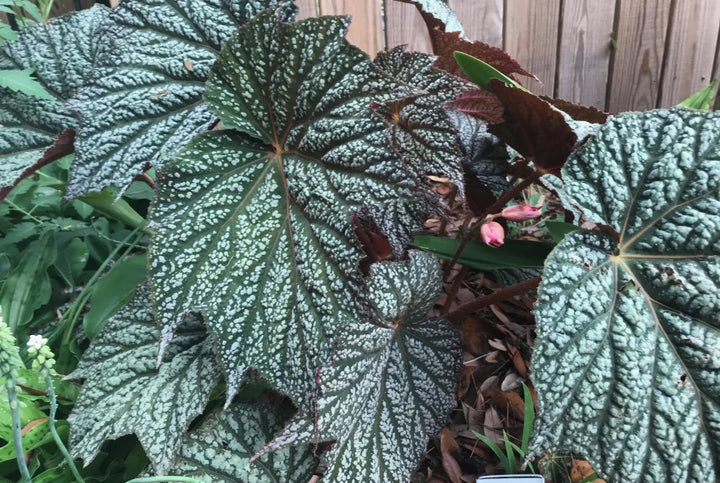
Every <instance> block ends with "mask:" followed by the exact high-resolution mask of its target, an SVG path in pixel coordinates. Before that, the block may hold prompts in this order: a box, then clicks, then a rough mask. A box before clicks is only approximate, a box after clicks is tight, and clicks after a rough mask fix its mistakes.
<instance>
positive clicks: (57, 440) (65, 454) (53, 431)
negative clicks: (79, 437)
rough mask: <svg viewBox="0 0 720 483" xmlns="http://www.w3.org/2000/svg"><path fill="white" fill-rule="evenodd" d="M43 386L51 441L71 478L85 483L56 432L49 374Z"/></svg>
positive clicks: (53, 394)
mask: <svg viewBox="0 0 720 483" xmlns="http://www.w3.org/2000/svg"><path fill="white" fill-rule="evenodd" d="M45 384H46V386H47V390H48V398H49V399H50V418H49V419H48V426H49V427H50V434H52V437H53V440H55V444H56V445H57V447H58V449H59V450H60V453H62V455H63V458H64V459H65V462H66V463H67V465H68V466H69V467H70V471H71V472H72V474H73V476H74V477H75V481H77V482H78V483H85V480H84V479H83V477H82V476H80V472H79V471H78V469H77V467H76V466H75V462H74V461H73V459H72V456H70V453H68V450H67V448H66V447H65V445H64V444H63V442H62V439H61V438H60V435H59V434H58V432H57V428H56V427H55V413H56V412H57V407H58V405H57V397H56V395H55V386H54V384H53V381H52V377H50V374H46V375H45Z"/></svg>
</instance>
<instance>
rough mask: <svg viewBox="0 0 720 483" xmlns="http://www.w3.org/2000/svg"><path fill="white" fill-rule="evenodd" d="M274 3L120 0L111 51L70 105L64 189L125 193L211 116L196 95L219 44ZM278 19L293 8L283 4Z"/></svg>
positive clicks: (264, 0) (200, 94) (289, 15)
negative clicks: (74, 132) (76, 123)
mask: <svg viewBox="0 0 720 483" xmlns="http://www.w3.org/2000/svg"><path fill="white" fill-rule="evenodd" d="M277 3H281V2H280V0H196V1H192V2H188V1H167V0H142V1H140V0H128V1H123V2H121V3H120V5H118V7H117V8H115V9H114V10H113V13H112V14H111V15H110V18H109V20H108V24H107V25H106V26H105V28H106V29H107V31H108V36H109V37H111V38H112V39H113V40H114V43H115V48H114V49H113V50H112V51H111V52H110V53H108V55H105V56H103V57H101V58H100V59H99V60H98V62H97V65H96V68H95V69H94V70H93V71H92V74H91V76H90V77H89V79H88V81H87V82H86V84H85V86H84V87H83V89H82V90H81V91H80V92H79V93H78V95H77V96H76V97H75V99H74V100H73V101H72V102H71V105H72V107H73V108H74V109H77V110H79V111H80V113H81V115H82V125H81V127H80V130H79V131H78V139H77V144H76V151H75V152H76V155H75V156H76V157H75V163H74V164H73V167H72V170H71V176H70V180H69V184H68V191H67V194H68V196H69V197H73V198H74V197H77V196H81V195H86V194H88V193H89V192H91V191H100V190H102V189H103V188H105V187H107V186H110V185H114V186H117V187H118V188H120V191H121V192H123V191H125V190H126V189H127V188H128V186H129V185H130V183H131V182H132V180H133V178H134V177H135V175H137V174H138V173H141V172H142V171H143V170H145V169H146V168H147V165H148V163H151V164H152V165H154V166H155V167H157V168H159V167H162V166H163V165H164V164H165V163H166V162H167V160H168V159H170V158H171V157H172V156H174V155H175V154H176V153H177V152H178V150H179V149H180V148H182V147H183V146H185V145H186V144H187V143H188V142H189V141H190V140H191V139H192V138H193V136H195V135H196V134H198V133H199V132H202V131H205V130H207V129H208V128H209V127H210V126H211V125H212V124H213V123H214V122H215V120H216V117H215V115H214V114H213V113H212V112H211V111H210V109H208V107H207V106H206V105H205V102H204V99H203V93H204V91H205V82H206V81H207V79H208V74H209V73H210V68H211V67H212V65H213V63H214V62H215V58H216V57H217V56H218V54H219V52H220V48H221V47H222V45H223V44H224V43H225V41H226V40H227V39H228V38H230V36H231V35H232V34H233V32H235V30H237V28H238V27H239V26H241V25H243V24H245V23H246V22H247V21H248V20H249V19H251V18H252V17H253V16H254V15H256V14H257V13H258V12H260V11H262V10H263V9H265V8H267V7H269V6H272V5H275V4H277ZM285 5H287V7H286V8H285V10H284V11H283V14H282V15H283V18H286V19H288V20H290V19H292V16H293V12H294V9H293V8H292V6H291V5H290V4H288V3H287V2H285Z"/></svg>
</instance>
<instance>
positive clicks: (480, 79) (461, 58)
mask: <svg viewBox="0 0 720 483" xmlns="http://www.w3.org/2000/svg"><path fill="white" fill-rule="evenodd" d="M455 61H456V62H457V63H458V65H459V66H460V68H461V69H462V70H463V72H465V75H466V76H468V79H470V80H471V81H473V82H474V83H476V84H477V85H479V86H480V87H482V88H483V89H485V90H486V91H489V90H491V89H490V80H491V79H499V80H501V81H503V82H504V83H505V84H507V85H509V86H512V87H517V88H518V89H522V90H523V91H525V92H530V91H528V90H527V89H525V88H524V87H523V86H521V85H520V84H518V83H517V82H516V81H514V80H512V79H511V78H510V77H508V76H506V75H505V74H503V73H502V72H500V71H499V70H497V69H496V68H495V67H493V66H491V65H490V64H488V63H486V62H483V61H482V60H480V59H476V58H475V57H473V56H472V55H469V54H466V53H465V52H460V51H459V50H458V51H455Z"/></svg>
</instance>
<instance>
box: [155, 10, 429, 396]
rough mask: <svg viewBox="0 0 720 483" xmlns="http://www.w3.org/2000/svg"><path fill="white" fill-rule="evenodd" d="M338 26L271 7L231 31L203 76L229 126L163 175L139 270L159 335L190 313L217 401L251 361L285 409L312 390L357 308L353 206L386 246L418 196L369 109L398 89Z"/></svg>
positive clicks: (410, 216) (416, 207)
mask: <svg viewBox="0 0 720 483" xmlns="http://www.w3.org/2000/svg"><path fill="white" fill-rule="evenodd" d="M347 25H348V19H346V18H333V17H323V18H318V19H308V20H305V21H302V22H298V23H295V24H286V23H282V22H278V20H277V16H276V14H275V13H274V12H272V11H268V12H266V13H263V14H261V15H259V16H257V17H255V19H253V20H252V21H250V22H249V23H248V24H247V25H246V26H245V27H243V28H241V29H240V30H239V31H238V33H237V34H236V35H235V36H233V38H232V39H231V40H229V41H228V43H227V44H226V45H225V47H224V48H223V51H222V53H221V55H220V58H219V60H218V62H217V64H216V65H215V68H214V69H213V73H212V74H211V76H210V80H209V82H208V85H207V101H208V104H209V105H210V106H211V107H212V108H213V109H214V110H215V111H216V112H217V113H218V114H219V116H220V118H221V120H222V123H223V126H225V127H228V128H236V130H233V129H227V130H222V131H213V132H209V133H204V134H202V135H200V136H199V137H197V138H196V139H195V140H194V141H193V142H192V143H191V144H190V145H189V146H188V147H187V148H186V149H184V150H183V151H182V152H181V153H180V154H179V155H178V156H177V157H176V158H175V159H174V160H173V162H172V163H170V164H169V165H168V166H167V167H166V168H165V169H164V170H163V171H162V172H161V176H160V180H159V192H158V196H157V198H156V201H155V204H154V207H153V211H152V215H151V223H152V225H153V227H154V230H155V236H154V239H153V245H152V252H151V280H152V285H153V290H154V294H155V301H156V308H157V313H158V314H160V319H161V322H162V325H163V327H164V329H163V330H164V340H165V342H167V341H169V340H170V339H171V337H172V333H173V331H174V328H175V327H176V326H177V324H178V323H179V321H180V320H182V317H183V315H184V314H185V313H187V312H189V311H200V312H202V313H203V315H204V316H205V320H206V322H207V324H208V326H209V327H210V329H211V330H212V331H213V333H215V335H217V339H218V344H219V353H220V357H221V360H222V362H223V365H224V366H225V370H226V374H227V378H228V383H229V397H232V395H233V393H234V391H235V389H236V388H237V387H238V384H239V382H240V381H241V380H242V378H243V375H244V374H245V372H246V371H247V370H248V369H249V368H250V367H254V368H256V369H257V370H259V371H260V372H261V373H262V375H263V376H264V377H265V378H266V379H267V380H268V381H269V382H270V383H271V384H273V385H274V387H275V388H276V389H278V390H279V391H280V392H283V393H284V394H287V395H289V396H290V397H291V398H292V399H293V400H294V401H295V402H296V403H298V404H300V405H304V404H306V403H307V402H308V401H310V400H312V399H313V392H314V391H315V383H314V369H315V368H316V367H317V365H318V364H319V361H320V360H322V359H323V358H324V357H325V356H326V354H327V352H328V351H329V349H330V341H331V340H332V338H333V335H334V333H335V330H336V327H337V326H338V323H339V322H338V321H339V319H340V318H341V317H342V314H343V313H353V312H354V311H355V310H356V309H357V306H358V303H357V302H356V300H359V297H357V294H358V291H359V286H360V285H359V277H360V273H359V270H358V268H357V265H358V262H359V261H360V260H361V259H362V258H363V254H362V253H361V251H360V250H359V248H358V245H357V242H356V240H355V237H354V230H353V226H352V223H351V217H352V213H353V212H355V211H359V210H360V209H362V208H363V207H365V206H371V207H374V208H375V211H376V212H377V213H376V214H377V215H378V219H379V220H380V218H381V217H380V214H382V219H381V220H380V221H379V222H378V225H381V228H382V229H384V230H387V233H388V236H389V237H393V238H392V239H394V240H398V244H399V241H400V240H401V239H403V237H404V241H405V242H406V241H407V232H408V231H409V228H408V227H411V228H415V227H417V226H418V221H419V220H418V216H417V214H418V212H419V211H420V207H424V206H426V202H425V201H423V200H419V201H418V198H419V197H422V196H425V197H428V196H430V192H429V190H427V188H426V187H425V186H424V185H423V184H422V183H420V182H419V181H418V180H417V179H416V178H415V177H414V176H413V175H412V172H410V171H409V170H408V169H407V168H406V167H405V165H404V163H403V162H402V159H401V158H399V157H398V156H397V155H396V154H395V153H394V152H393V151H392V149H390V147H389V146H388V145H387V138H386V126H385V124H384V123H383V121H381V120H380V119H378V118H376V117H375V116H374V115H372V113H371V112H370V104H371V103H372V102H377V101H379V102H384V101H385V100H387V99H390V98H394V97H397V96H398V95H402V94H403V93H404V92H406V91H407V90H406V89H405V88H404V87H403V86H402V84H397V83H395V82H393V81H391V80H389V79H388V78H387V77H385V76H384V75H383V74H382V73H380V72H379V71H377V69H375V67H374V66H373V65H372V63H371V62H370V61H369V59H368V57H367V55H366V54H364V53H363V52H361V51H360V50H359V49H357V48H355V47H353V46H351V45H349V44H348V43H347V42H346V41H345V39H344V35H345V32H346V30H347ZM239 131H244V132H245V133H248V134H245V133H242V132H239ZM421 190H425V191H424V192H423V191H421ZM371 211H372V210H371ZM390 221H392V222H393V223H390Z"/></svg>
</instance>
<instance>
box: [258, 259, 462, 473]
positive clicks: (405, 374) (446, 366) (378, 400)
mask: <svg viewBox="0 0 720 483" xmlns="http://www.w3.org/2000/svg"><path fill="white" fill-rule="evenodd" d="M366 283H367V289H366V291H367V293H368V297H369V300H370V302H371V303H372V311H373V313H372V314H371V315H369V316H368V318H367V319H365V320H363V321H360V322H354V323H350V324H349V325H348V328H347V329H346V330H345V331H344V332H343V336H342V337H340V339H339V340H340V342H339V344H338V347H337V348H336V351H335V352H334V353H333V355H332V360H331V361H330V363H329V365H328V367H323V368H322V369H321V370H320V371H319V373H318V379H319V384H320V386H321V388H322V396H321V398H320V399H319V401H318V404H317V408H315V411H313V412H310V413H304V414H303V413H299V414H298V415H297V416H296V417H295V418H293V419H292V420H291V421H290V422H289V423H288V425H287V427H286V428H285V429H284V430H283V431H282V433H280V434H279V435H278V436H277V437H276V438H275V440H273V441H272V442H270V443H269V444H268V446H267V447H266V448H264V449H263V451H262V452H261V453H260V454H264V453H265V452H268V451H273V450H275V449H277V448H283V447H285V446H288V445H293V444H298V443H313V442H318V441H330V440H335V441H336V442H335V443H334V444H333V445H332V448H331V449H330V450H329V451H328V452H327V453H325V454H324V455H323V457H324V458H325V461H326V463H327V472H326V473H325V476H324V477H323V481H327V482H333V483H339V482H347V483H352V482H358V481H383V482H403V483H404V482H407V481H408V480H409V479H410V474H411V472H412V470H413V469H414V468H415V467H416V465H417V464H418V462H419V461H420V460H421V459H422V457H423V454H424V452H425V447H426V445H427V442H428V439H429V438H430V437H431V436H433V435H435V434H436V433H437V432H438V431H439V430H440V428H441V427H442V426H443V425H444V424H445V421H446V418H447V416H448V413H449V412H450V409H451V408H452V407H454V406H455V387H456V382H457V374H458V372H459V370H460V366H461V353H460V345H459V344H460V342H459V338H458V335H457V332H456V331H455V329H454V328H453V327H452V326H451V325H450V324H449V323H448V322H447V321H445V320H440V319H432V318H429V317H428V315H427V314H428V311H429V310H430V308H431V307H432V306H433V303H434V302H435V300H436V299H437V298H438V297H439V296H440V294H441V292H442V282H441V274H440V267H439V264H438V263H437V260H436V259H435V258H434V257H433V256H432V255H430V254H427V253H423V252H419V251H411V252H410V259H409V261H406V262H382V263H376V264H374V265H372V267H371V269H370V276H369V278H368V280H367V282H366Z"/></svg>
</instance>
